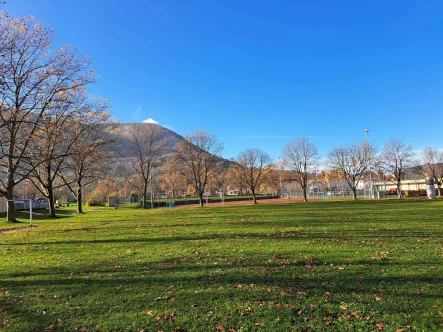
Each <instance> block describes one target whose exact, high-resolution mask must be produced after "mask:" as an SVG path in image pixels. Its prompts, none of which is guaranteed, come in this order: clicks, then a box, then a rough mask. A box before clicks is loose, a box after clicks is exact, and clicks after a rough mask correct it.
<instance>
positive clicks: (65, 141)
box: [27, 91, 101, 217]
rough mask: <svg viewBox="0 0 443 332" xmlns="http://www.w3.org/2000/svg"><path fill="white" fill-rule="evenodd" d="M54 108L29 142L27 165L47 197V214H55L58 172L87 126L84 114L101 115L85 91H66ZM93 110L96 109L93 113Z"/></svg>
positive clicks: (35, 183) (39, 188) (32, 176)
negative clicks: (88, 99)
mask: <svg viewBox="0 0 443 332" xmlns="http://www.w3.org/2000/svg"><path fill="white" fill-rule="evenodd" d="M55 104H56V106H55V110H54V111H53V112H51V115H50V116H46V117H44V118H43V120H42V123H41V125H40V126H39V128H38V129H37V131H36V133H35V139H33V140H32V141H31V142H30V149H29V151H28V152H27V155H28V156H29V159H28V160H29V165H31V167H30V169H31V173H30V178H29V179H30V180H31V181H32V183H34V185H35V186H36V188H37V189H38V190H39V191H40V193H41V194H42V195H43V196H45V197H46V198H47V199H48V200H49V214H50V216H51V217H55V215H56V211H55V199H54V191H55V190H56V189H58V188H60V187H62V186H63V185H64V183H63V181H60V179H59V178H58V174H59V172H60V170H61V168H62V167H63V165H64V162H65V159H66V158H67V157H69V155H70V154H71V153H72V148H73V146H74V144H75V143H76V141H77V140H78V139H79V138H80V137H81V135H82V133H83V131H84V130H87V127H86V126H83V125H82V122H84V118H85V117H91V116H100V114H101V113H100V112H101V110H100V112H97V111H96V110H93V109H92V107H93V105H92V104H91V103H89V102H88V101H87V96H86V93H85V92H84V93H78V92H77V91H75V92H74V93H72V94H71V93H67V94H64V95H63V96H62V98H60V99H59V100H57V102H56V103H55ZM94 112H95V113H94Z"/></svg>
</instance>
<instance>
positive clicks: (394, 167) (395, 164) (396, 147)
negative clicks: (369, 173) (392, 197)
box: [380, 138, 417, 198]
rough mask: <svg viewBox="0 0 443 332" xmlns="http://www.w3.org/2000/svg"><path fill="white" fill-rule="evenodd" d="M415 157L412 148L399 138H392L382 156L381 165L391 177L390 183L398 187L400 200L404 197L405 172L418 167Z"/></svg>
mask: <svg viewBox="0 0 443 332" xmlns="http://www.w3.org/2000/svg"><path fill="white" fill-rule="evenodd" d="M414 157H415V153H414V151H413V150H412V146H411V145H407V144H406V143H405V142H404V141H403V140H401V139H399V138H391V139H390V140H389V141H388V142H387V143H386V145H385V147H384V149H383V151H382V153H381V155H380V165H381V167H382V168H383V169H384V171H385V173H387V174H388V175H389V179H390V181H391V182H392V183H394V184H395V185H396V187H397V195H398V197H399V198H402V197H403V192H402V190H401V182H402V180H403V179H404V177H405V171H406V170H407V169H408V168H412V167H414V166H416V165H417V161H416V160H415V159H414Z"/></svg>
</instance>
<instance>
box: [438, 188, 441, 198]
mask: <svg viewBox="0 0 443 332" xmlns="http://www.w3.org/2000/svg"><path fill="white" fill-rule="evenodd" d="M437 193H438V197H440V196H441V187H437Z"/></svg>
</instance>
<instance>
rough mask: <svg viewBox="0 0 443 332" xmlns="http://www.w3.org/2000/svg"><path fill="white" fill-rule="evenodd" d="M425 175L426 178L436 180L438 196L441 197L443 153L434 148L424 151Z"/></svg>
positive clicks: (423, 167)
mask: <svg viewBox="0 0 443 332" xmlns="http://www.w3.org/2000/svg"><path fill="white" fill-rule="evenodd" d="M422 160H423V166H422V169H423V173H424V174H425V176H431V177H433V178H434V181H435V184H436V185H437V188H438V196H441V187H442V185H443V152H442V151H439V150H437V149H433V148H427V149H425V150H423V154H422Z"/></svg>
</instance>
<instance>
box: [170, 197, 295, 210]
mask: <svg viewBox="0 0 443 332" xmlns="http://www.w3.org/2000/svg"><path fill="white" fill-rule="evenodd" d="M298 202H303V198H289V199H288V198H270V199H258V200H257V203H258V204H260V203H298ZM238 204H243V205H248V204H249V205H251V204H252V199H251V200H247V201H229V202H224V203H219V202H217V203H208V204H206V203H205V206H219V205H238ZM196 206H200V204H188V205H177V206H175V208H185V207H196Z"/></svg>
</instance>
